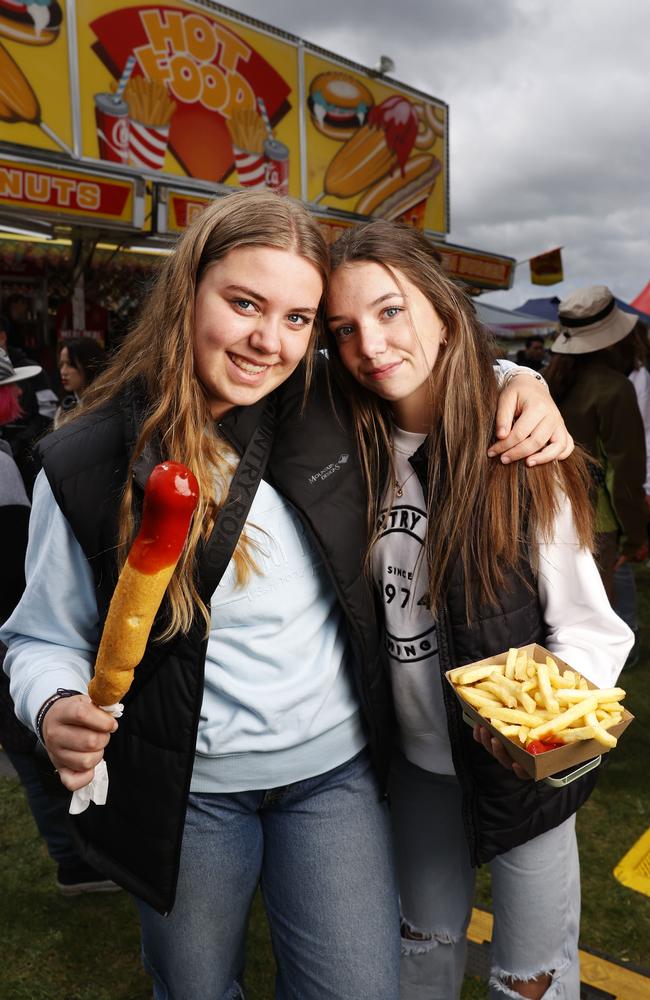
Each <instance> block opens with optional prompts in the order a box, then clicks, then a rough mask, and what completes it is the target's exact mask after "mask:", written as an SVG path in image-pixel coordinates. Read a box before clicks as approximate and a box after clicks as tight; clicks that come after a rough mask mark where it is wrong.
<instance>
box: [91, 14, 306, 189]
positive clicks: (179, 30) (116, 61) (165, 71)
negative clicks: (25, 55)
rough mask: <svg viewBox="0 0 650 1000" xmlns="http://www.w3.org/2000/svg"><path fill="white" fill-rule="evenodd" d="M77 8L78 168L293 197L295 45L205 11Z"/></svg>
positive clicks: (296, 185)
mask: <svg viewBox="0 0 650 1000" xmlns="http://www.w3.org/2000/svg"><path fill="white" fill-rule="evenodd" d="M75 10H76V37H77V43H78V44H77V51H78V71H79V93H80V121H81V135H82V154H83V157H84V158H85V159H93V160H102V161H107V162H110V163H112V164H115V165H116V166H118V167H119V166H120V165H130V166H132V167H135V168H136V169H137V170H138V171H144V172H146V173H149V174H151V175H152V176H154V177H155V176H157V177H161V176H163V175H164V176H168V177H169V178H170V179H171V178H173V177H174V176H175V177H177V178H178V177H185V178H188V179H191V180H194V181H196V182H201V181H203V182H205V181H208V182H212V183H214V184H226V185H229V186H231V187H232V186H234V187H244V188H248V189H255V190H260V189H264V188H267V189H271V190H273V191H275V192H277V193H279V194H289V195H292V196H294V197H297V198H300V197H301V196H302V190H301V169H300V166H301V164H300V157H301V149H300V129H299V104H300V100H299V57H298V52H299V47H298V44H297V43H298V40H297V39H294V38H292V36H285V35H283V33H281V32H279V31H275V30H274V29H272V28H270V27H269V28H266V27H265V26H263V25H262V24H260V23H259V22H254V21H251V20H250V19H243V18H241V17H238V15H237V14H236V13H235V12H234V11H229V10H228V9H227V8H222V7H220V5H217V4H213V3H207V2H206V3H201V2H183V0H177V2H174V3H157V4H151V3H147V4H138V3H133V2H132V0H83V3H76V4H75ZM253 25H255V26H254V27H253Z"/></svg>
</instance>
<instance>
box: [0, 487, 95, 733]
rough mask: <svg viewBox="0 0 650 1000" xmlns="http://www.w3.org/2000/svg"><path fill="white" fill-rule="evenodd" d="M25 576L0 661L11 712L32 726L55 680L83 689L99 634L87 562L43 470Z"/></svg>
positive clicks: (35, 498) (55, 685)
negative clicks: (12, 704)
mask: <svg viewBox="0 0 650 1000" xmlns="http://www.w3.org/2000/svg"><path fill="white" fill-rule="evenodd" d="M89 516H92V514H89ZM25 576H26V580H27V585H26V587H25V591H24V593H23V596H22V598H21V600H20V602H19V604H18V606H17V608H16V609H15V611H14V612H13V614H12V615H11V617H10V618H9V619H8V621H7V622H6V623H5V624H4V626H3V628H2V630H1V632H0V638H1V639H2V641H3V642H4V643H5V644H6V645H7V646H8V647H9V650H8V653H7V656H6V658H5V664H4V669H5V671H6V672H7V674H8V675H9V677H10V681H11V695H12V698H13V699H14V702H15V705H16V714H17V715H18V717H19V719H21V721H22V722H24V723H25V724H26V725H28V726H29V727H30V728H32V729H34V731H35V729H36V725H35V723H36V717H37V715H38V711H39V709H40V707H41V705H42V704H43V703H44V702H45V701H46V700H47V699H48V698H49V697H50V696H51V695H52V694H54V692H55V691H56V690H57V688H66V689H71V690H77V691H80V692H83V693H85V691H86V688H87V685H88V681H89V679H90V677H91V673H92V664H93V663H94V659H95V652H96V649H97V643H98V635H99V627H98V615H97V603H96V600H95V590H94V581H93V577H92V572H91V569H90V566H89V565H88V562H87V560H86V558H85V556H84V554H83V552H82V550H81V547H80V545H79V543H78V542H77V540H76V538H75V537H74V535H73V534H72V531H71V529H70V526H69V525H68V522H67V521H66V519H65V517H64V516H63V514H62V512H61V510H60V509H59V507H58V506H57V504H56V501H55V500H54V497H53V495H52V491H51V489H50V486H49V484H48V482H47V479H46V477H45V475H44V473H42V472H41V473H40V474H39V476H38V478H37V480H36V484H35V487H34V496H33V503H32V515H31V518H30V528H29V543H28V546H27V556H26V561H25Z"/></svg>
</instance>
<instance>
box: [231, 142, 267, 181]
mask: <svg viewBox="0 0 650 1000" xmlns="http://www.w3.org/2000/svg"><path fill="white" fill-rule="evenodd" d="M233 153H234V156H235V170H236V171H237V180H238V181H239V184H240V187H245V188H249V189H250V188H253V189H254V190H261V189H262V188H263V187H264V181H265V177H266V161H265V159H264V154H263V153H251V152H250V151H249V150H247V149H239V148H238V147H237V146H233Z"/></svg>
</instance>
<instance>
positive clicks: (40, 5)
mask: <svg viewBox="0 0 650 1000" xmlns="http://www.w3.org/2000/svg"><path fill="white" fill-rule="evenodd" d="M62 20H63V13H62V11H61V7H60V5H59V3H58V2H57V0H31V2H30V3H20V2H19V0H0V35H4V37H5V38H11V39H12V41H14V42H24V43H25V44H27V45H50V43H51V42H53V41H54V40H55V39H56V38H58V35H59V30H60V28H61V22H62Z"/></svg>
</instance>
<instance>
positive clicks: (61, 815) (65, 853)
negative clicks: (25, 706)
mask: <svg viewBox="0 0 650 1000" xmlns="http://www.w3.org/2000/svg"><path fill="white" fill-rule="evenodd" d="M5 753H6V754H7V757H8V758H9V760H10V761H11V764H12V766H13V767H14V769H15V771H16V773H17V774H18V777H19V778H20V782H21V784H22V786H23V788H24V789H25V794H26V796H27V802H28V803H29V808H30V809H31V812H32V816H33V817H34V820H35V822H36V826H37V827H38V832H39V833H40V835H41V837H42V838H43V840H44V841H45V843H46V845H47V850H48V853H49V855H50V857H51V858H52V861H54V862H55V863H56V864H57V865H78V864H81V858H80V857H79V855H78V853H77V851H76V849H75V847H74V846H73V843H72V840H71V838H70V834H69V832H68V807H69V805H70V797H69V796H67V795H66V794H65V790H64V789H63V786H61V795H53V794H52V793H51V792H49V791H48V790H47V789H46V788H45V787H44V785H43V778H42V774H41V771H40V769H39V766H38V763H37V761H36V757H35V755H34V754H33V753H19V752H18V751H16V750H8V749H7V748H6V747H5Z"/></svg>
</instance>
